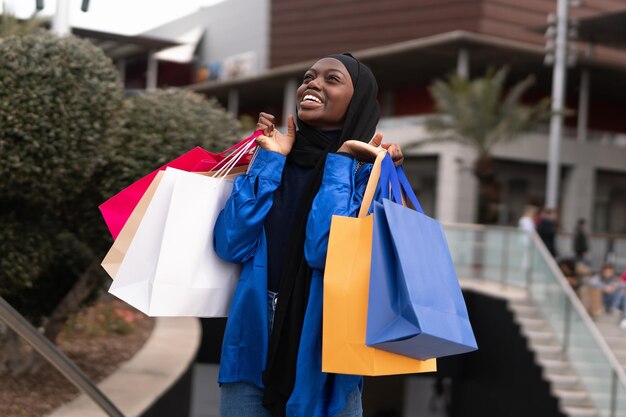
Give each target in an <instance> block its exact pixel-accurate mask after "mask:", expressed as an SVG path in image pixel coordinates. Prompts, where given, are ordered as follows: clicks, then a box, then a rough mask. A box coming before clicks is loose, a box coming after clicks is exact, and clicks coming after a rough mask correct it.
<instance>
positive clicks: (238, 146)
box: [218, 130, 263, 156]
mask: <svg viewBox="0 0 626 417" xmlns="http://www.w3.org/2000/svg"><path fill="white" fill-rule="evenodd" d="M262 134H263V131H262V130H255V131H254V133H253V134H252V135H250V136H248V137H247V138H246V139H244V140H242V141H241V142H238V143H236V144H234V145H233V146H231V147H230V148H228V149H226V150H225V151H222V152H220V153H219V154H218V155H221V156H226V155H228V153H229V152H230V151H234V150H236V149H238V148H240V147H241V146H244V145H246V144H247V143H248V142H249V141H251V140H253V139H256V138H257V137H259V136H261V135H262Z"/></svg>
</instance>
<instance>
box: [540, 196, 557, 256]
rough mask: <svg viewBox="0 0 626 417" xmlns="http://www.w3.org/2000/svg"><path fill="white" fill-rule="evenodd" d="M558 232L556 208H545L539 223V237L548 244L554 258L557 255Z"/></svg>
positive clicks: (547, 246)
mask: <svg viewBox="0 0 626 417" xmlns="http://www.w3.org/2000/svg"><path fill="white" fill-rule="evenodd" d="M556 232H557V221H556V210H554V209H550V208H545V209H544V210H543V211H542V212H541V216H540V218H539V223H538V224H537V234H539V237H540V238H541V240H542V241H543V243H544V245H546V248H547V249H548V252H550V254H551V255H552V256H553V257H554V258H556V257H557V250H556Z"/></svg>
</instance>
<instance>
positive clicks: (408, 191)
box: [396, 166, 424, 214]
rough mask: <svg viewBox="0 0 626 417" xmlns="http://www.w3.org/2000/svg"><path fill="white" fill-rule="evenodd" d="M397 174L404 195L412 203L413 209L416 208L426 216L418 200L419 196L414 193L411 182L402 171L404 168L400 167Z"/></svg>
mask: <svg viewBox="0 0 626 417" xmlns="http://www.w3.org/2000/svg"><path fill="white" fill-rule="evenodd" d="M396 172H397V174H398V180H399V181H400V186H401V189H402V191H403V192H404V193H403V194H404V195H406V196H407V197H408V198H409V201H410V202H411V204H413V207H415V210H417V211H418V212H420V213H422V214H424V210H423V209H422V206H421V204H420V202H419V201H418V200H417V196H416V195H415V192H414V191H413V187H411V184H410V183H409V180H408V179H407V177H406V174H405V173H404V170H403V169H402V167H401V166H399V167H398V169H397V170H396Z"/></svg>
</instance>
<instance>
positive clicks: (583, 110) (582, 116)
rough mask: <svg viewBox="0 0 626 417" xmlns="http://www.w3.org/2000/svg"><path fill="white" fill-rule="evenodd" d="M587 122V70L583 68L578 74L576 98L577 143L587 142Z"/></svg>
mask: <svg viewBox="0 0 626 417" xmlns="http://www.w3.org/2000/svg"><path fill="white" fill-rule="evenodd" d="M588 120H589V69H587V68H583V69H582V72H581V73H580V96H579V98H578V141H579V142H586V141H587V124H588Z"/></svg>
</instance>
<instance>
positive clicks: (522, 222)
mask: <svg viewBox="0 0 626 417" xmlns="http://www.w3.org/2000/svg"><path fill="white" fill-rule="evenodd" d="M536 215H537V209H536V208H535V207H534V206H526V208H525V209H524V214H522V217H520V219H519V221H518V222H517V227H518V228H519V229H520V230H521V231H522V232H524V233H523V234H522V236H521V244H522V250H523V253H522V262H521V265H522V270H524V271H525V273H528V268H529V267H530V249H531V242H532V239H531V234H532V233H533V231H534V230H535V216H536Z"/></svg>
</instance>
